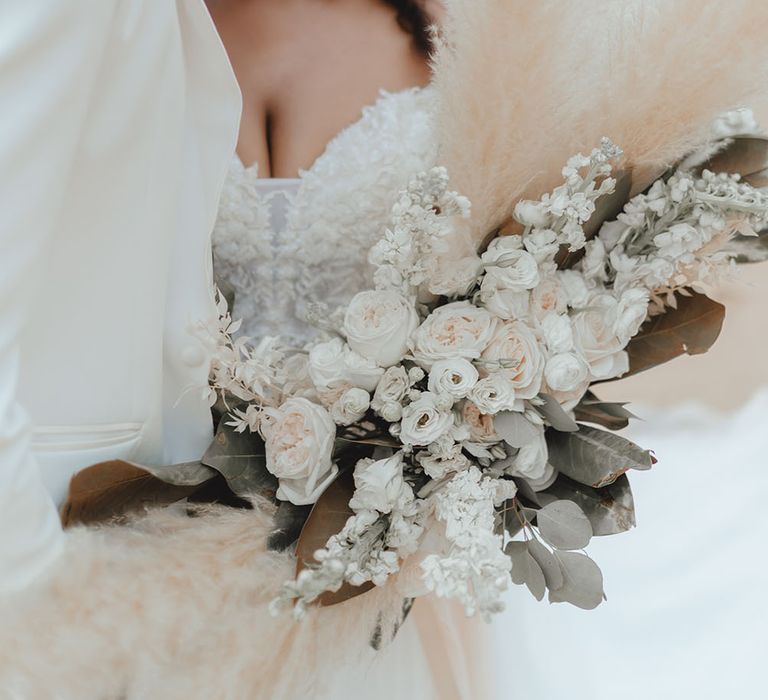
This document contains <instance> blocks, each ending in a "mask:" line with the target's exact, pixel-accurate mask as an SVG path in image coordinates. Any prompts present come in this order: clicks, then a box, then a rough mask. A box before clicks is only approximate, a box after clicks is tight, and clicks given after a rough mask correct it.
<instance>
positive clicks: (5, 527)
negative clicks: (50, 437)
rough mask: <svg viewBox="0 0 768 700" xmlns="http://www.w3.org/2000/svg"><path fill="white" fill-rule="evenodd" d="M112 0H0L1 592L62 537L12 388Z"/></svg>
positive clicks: (49, 554) (34, 567)
mask: <svg viewBox="0 0 768 700" xmlns="http://www.w3.org/2000/svg"><path fill="white" fill-rule="evenodd" d="M128 1H130V0H128ZM117 2H118V0H114V1H113V0H0V595H4V594H7V593H10V592H13V591H17V590H21V589H23V588H25V587H26V586H27V585H28V584H29V583H31V582H32V581H33V580H34V579H35V578H36V577H37V576H38V575H40V574H41V573H42V572H43V571H44V570H45V569H46V568H47V567H48V566H49V565H50V564H51V563H52V562H53V561H54V560H55V559H56V558H57V556H58V554H59V552H60V551H61V548H62V544H63V539H64V534H63V532H62V531H61V527H60V525H59V519H58V514H57V512H56V508H55V506H54V504H53V502H52V501H51V499H50V498H49V496H48V495H47V493H46V491H45V489H44V487H43V484H42V482H41V479H40V476H39V474H38V470H37V467H36V465H35V462H34V459H33V457H32V455H31V452H30V433H31V426H30V424H29V420H28V418H27V416H26V414H25V412H24V409H23V407H21V406H20V405H19V404H18V402H17V398H16V387H17V378H18V369H19V359H20V358H19V337H20V334H21V331H22V329H23V327H24V324H25V321H26V317H27V314H28V304H29V300H30V298H31V296H32V295H33V294H34V292H35V286H36V283H37V282H38V281H39V279H40V278H39V275H41V274H44V270H43V265H44V262H45V257H46V246H47V245H48V242H49V241H50V237H51V234H52V232H53V231H54V230H55V227H56V220H57V212H58V211H59V210H60V207H61V205H62V202H63V200H64V197H65V196H66V192H67V182H68V179H69V178H70V176H71V173H70V170H71V166H72V162H73V157H74V154H75V152H76V149H77V144H78V141H79V139H80V137H81V135H82V132H83V121H84V119H85V115H86V113H87V109H88V104H89V100H90V97H91V91H92V89H93V86H94V83H95V81H96V78H97V75H98V71H99V64H100V58H101V56H102V54H103V50H104V47H105V45H106V42H107V41H108V39H109V36H108V35H109V31H110V28H111V27H112V24H113V15H114V14H115V10H116V6H117ZM62 371H64V368H62Z"/></svg>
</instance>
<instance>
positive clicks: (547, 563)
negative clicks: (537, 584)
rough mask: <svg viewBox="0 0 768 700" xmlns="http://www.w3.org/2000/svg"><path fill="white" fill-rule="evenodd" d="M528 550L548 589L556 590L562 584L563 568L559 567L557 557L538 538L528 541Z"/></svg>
mask: <svg viewBox="0 0 768 700" xmlns="http://www.w3.org/2000/svg"><path fill="white" fill-rule="evenodd" d="M528 552H529V553H530V555H531V556H532V557H533V558H534V559H535V560H536V563H537V564H538V565H539V567H541V571H542V573H543V574H544V581H545V582H546V584H547V588H548V589H549V590H550V591H556V590H558V589H559V588H562V586H563V581H564V579H563V570H562V569H561V568H560V562H559V561H558V560H557V557H555V555H554V554H553V553H552V552H550V551H549V550H548V549H547V548H546V547H545V546H544V545H543V544H542V543H541V542H539V541H538V540H530V541H529V542H528Z"/></svg>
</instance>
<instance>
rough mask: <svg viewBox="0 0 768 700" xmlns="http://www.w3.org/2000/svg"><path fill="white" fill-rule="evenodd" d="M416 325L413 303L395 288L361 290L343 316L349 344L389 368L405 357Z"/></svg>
mask: <svg viewBox="0 0 768 700" xmlns="http://www.w3.org/2000/svg"><path fill="white" fill-rule="evenodd" d="M418 325H419V317H418V315H417V313H416V309H415V308H414V306H413V304H412V303H410V302H409V301H408V300H407V299H406V298H405V297H404V296H402V295H401V294H399V293H397V292H394V291H366V292H360V293H359V294H357V295H356V296H355V297H354V298H353V299H352V301H351V302H350V303H349V306H348V307H347V312H346V314H345V315H344V332H345V334H346V336H347V343H348V344H349V346H350V347H351V348H352V350H354V351H355V352H357V353H359V354H360V355H362V356H363V357H365V358H368V359H370V360H373V361H374V362H375V363H376V364H377V365H379V366H380V367H391V366H392V365H395V364H397V363H398V362H400V360H402V359H403V357H405V354H406V352H407V351H408V346H409V342H410V339H411V335H412V334H413V332H414V331H415V330H416V328H417V327H418Z"/></svg>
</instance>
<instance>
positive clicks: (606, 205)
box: [555, 170, 632, 270]
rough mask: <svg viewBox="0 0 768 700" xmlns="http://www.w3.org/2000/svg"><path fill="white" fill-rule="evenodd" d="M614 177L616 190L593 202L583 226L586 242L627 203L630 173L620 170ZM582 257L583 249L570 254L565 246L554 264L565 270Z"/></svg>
mask: <svg viewBox="0 0 768 700" xmlns="http://www.w3.org/2000/svg"><path fill="white" fill-rule="evenodd" d="M614 177H615V178H616V188H615V189H614V191H613V192H612V193H611V194H606V195H603V196H602V197H600V198H599V199H598V200H597V201H596V202H595V212H594V214H592V216H591V217H590V218H589V221H587V222H586V223H585V224H584V235H585V237H586V239H587V240H590V239H591V238H594V237H595V236H596V235H597V233H598V231H600V228H601V227H602V225H603V224H604V223H605V222H606V221H613V220H614V219H615V218H616V217H617V216H618V215H619V214H621V212H622V211H624V205H625V204H626V203H627V202H628V201H629V196H630V192H631V191H632V171H631V170H621V171H619V172H616V173H614ZM583 257H584V249H583V248H582V249H581V250H576V251H573V252H570V251H569V250H568V248H567V246H566V247H563V248H562V249H561V250H560V252H559V253H558V255H557V258H555V262H557V265H558V267H559V268H560V269H562V270H567V269H569V268H571V267H573V266H574V265H575V264H576V263H577V262H578V261H579V260H581V258H583Z"/></svg>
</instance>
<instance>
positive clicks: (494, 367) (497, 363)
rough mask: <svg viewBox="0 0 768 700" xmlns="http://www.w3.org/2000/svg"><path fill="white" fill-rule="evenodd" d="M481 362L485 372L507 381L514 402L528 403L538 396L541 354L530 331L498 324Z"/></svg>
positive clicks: (511, 324) (518, 323)
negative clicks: (527, 400) (514, 396)
mask: <svg viewBox="0 0 768 700" xmlns="http://www.w3.org/2000/svg"><path fill="white" fill-rule="evenodd" d="M482 359H483V360H484V362H485V363H486V364H487V365H488V371H489V372H495V373H498V374H500V375H501V376H503V377H505V378H506V379H508V380H509V382H510V383H511V384H512V386H513V387H514V389H515V394H516V396H517V398H519V399H532V398H533V397H534V396H536V394H538V393H539V389H540V388H541V378H542V374H543V372H544V354H543V353H542V351H541V348H540V347H539V341H538V340H537V339H536V336H535V335H534V334H533V331H531V329H530V328H529V327H528V326H527V325H526V324H525V323H523V322H522V321H508V322H506V323H502V324H499V326H498V327H497V328H496V332H495V333H494V335H493V338H492V339H491V342H490V343H489V345H488V347H487V348H486V350H485V352H483V355H482ZM481 408H482V407H481Z"/></svg>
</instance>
